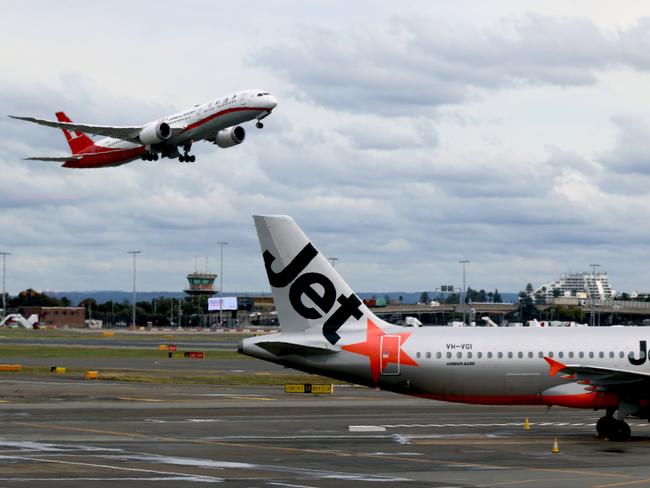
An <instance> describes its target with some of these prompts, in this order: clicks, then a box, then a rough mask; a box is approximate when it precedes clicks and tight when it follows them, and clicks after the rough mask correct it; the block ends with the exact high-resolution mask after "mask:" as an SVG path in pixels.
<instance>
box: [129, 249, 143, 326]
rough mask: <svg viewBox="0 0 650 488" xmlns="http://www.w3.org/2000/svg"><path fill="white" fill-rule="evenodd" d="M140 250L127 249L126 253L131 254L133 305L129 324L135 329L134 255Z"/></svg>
mask: <svg viewBox="0 0 650 488" xmlns="http://www.w3.org/2000/svg"><path fill="white" fill-rule="evenodd" d="M141 252H142V251H127V254H131V255H132V256H133V306H132V309H131V325H132V326H133V328H134V329H135V270H136V268H135V257H136V256H137V255H138V254H140V253H141Z"/></svg>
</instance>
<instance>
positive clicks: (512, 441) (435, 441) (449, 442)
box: [411, 438, 577, 446]
mask: <svg viewBox="0 0 650 488" xmlns="http://www.w3.org/2000/svg"><path fill="white" fill-rule="evenodd" d="M411 443H412V444H415V445H418V446H439V445H442V446H444V445H463V446H465V445H483V444H495V445H504V444H513V445H517V444H548V440H547V439H534V440H531V439H521V440H516V439H503V438H502V439H412V440H411ZM563 443H572V444H576V443H577V441H576V442H571V441H563Z"/></svg>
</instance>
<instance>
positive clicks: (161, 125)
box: [138, 122, 172, 145]
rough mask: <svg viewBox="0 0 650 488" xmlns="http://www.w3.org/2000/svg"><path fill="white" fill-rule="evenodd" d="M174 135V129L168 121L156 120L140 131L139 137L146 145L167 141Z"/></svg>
mask: <svg viewBox="0 0 650 488" xmlns="http://www.w3.org/2000/svg"><path fill="white" fill-rule="evenodd" d="M171 136H172V129H171V127H169V124H168V123H167V122H154V123H153V124H149V125H148V126H146V127H145V128H144V129H142V130H141V131H140V135H139V136H138V138H139V139H140V142H142V144H144V145H149V144H158V143H161V142H165V141H166V140H168V139H169V138H170V137H171Z"/></svg>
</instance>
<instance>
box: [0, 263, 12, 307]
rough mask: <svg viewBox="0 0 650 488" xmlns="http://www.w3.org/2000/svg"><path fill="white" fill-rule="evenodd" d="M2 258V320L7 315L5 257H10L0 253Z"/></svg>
mask: <svg viewBox="0 0 650 488" xmlns="http://www.w3.org/2000/svg"><path fill="white" fill-rule="evenodd" d="M0 256H2V318H3V319H4V318H5V317H6V315H7V295H6V292H5V275H6V274H7V256H11V253H10V252H0Z"/></svg>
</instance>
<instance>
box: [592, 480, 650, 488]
mask: <svg viewBox="0 0 650 488" xmlns="http://www.w3.org/2000/svg"><path fill="white" fill-rule="evenodd" d="M645 483H650V478H646V479H644V480H634V481H622V482H620V483H611V484H609V485H594V486H593V488H613V487H615V486H632V485H639V484H645Z"/></svg>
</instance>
